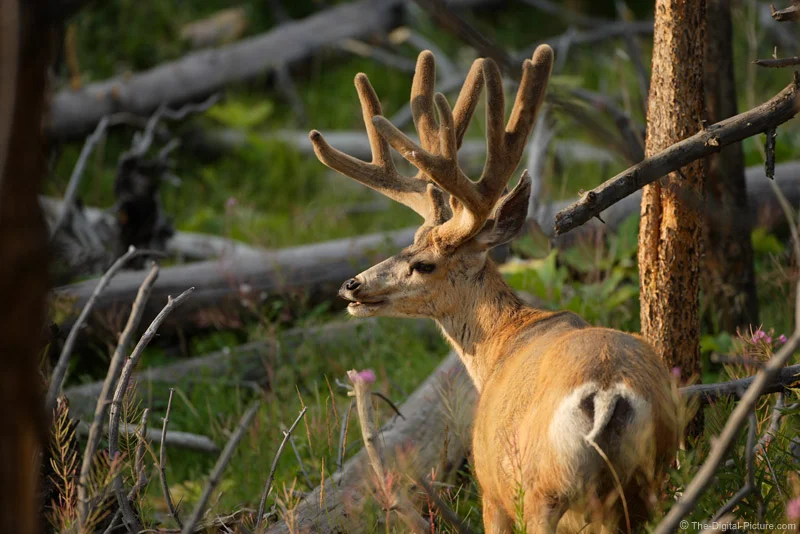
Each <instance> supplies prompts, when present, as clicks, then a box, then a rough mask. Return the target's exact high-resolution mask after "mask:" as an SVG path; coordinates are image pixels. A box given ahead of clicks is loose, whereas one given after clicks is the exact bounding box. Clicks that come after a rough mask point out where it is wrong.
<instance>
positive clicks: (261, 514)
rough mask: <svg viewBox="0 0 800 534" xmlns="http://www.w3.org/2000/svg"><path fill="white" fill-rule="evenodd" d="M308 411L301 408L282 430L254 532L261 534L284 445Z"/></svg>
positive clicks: (304, 407)
mask: <svg viewBox="0 0 800 534" xmlns="http://www.w3.org/2000/svg"><path fill="white" fill-rule="evenodd" d="M307 409H308V407H307V406H303V409H302V410H300V414H299V415H298V416H297V419H295V420H294V423H292V426H290V427H289V430H284V432H283V440H281V444H280V445H279V446H278V450H277V452H276V453H275V458H273V459H272V466H271V467H270V468H269V476H267V481H266V482H265V483H264V492H263V493H262V494H261V502H260V503H258V515H257V516H256V528H255V531H256V532H261V530H260V528H261V521H262V520H263V518H264V508H265V507H266V505H267V497H269V494H270V491H272V480H273V479H274V478H275V470H276V469H278V460H280V459H281V454H283V449H284V448H285V447H286V443H287V442H288V441H289V439H290V438H291V437H292V432H294V429H295V428H296V427H297V425H298V424H299V423H300V420H301V419H303V416H305V415H306V410H307Z"/></svg>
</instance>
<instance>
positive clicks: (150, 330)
mask: <svg viewBox="0 0 800 534" xmlns="http://www.w3.org/2000/svg"><path fill="white" fill-rule="evenodd" d="M193 290H194V288H189V289H187V290H186V291H184V292H183V293H181V294H180V295H179V296H178V297H177V298H175V299H173V298H171V297H170V298H168V300H167V304H166V306H164V308H163V309H162V310H161V313H159V314H158V315H157V316H156V318H155V319H153V322H152V323H150V326H148V327H147V330H145V333H144V334H143V335H142V337H141V339H139V343H138V344H137V345H136V347H135V348H134V349H133V352H132V353H131V355H130V357H129V358H128V360H127V361H126V362H125V366H124V367H123V368H122V373H120V378H119V383H118V384H117V388H116V390H115V391H114V399H113V400H112V402H111V411H110V412H111V413H110V422H109V425H108V455H109V457H110V458H111V459H112V460H113V459H114V458H115V457H116V455H117V454H118V453H119V424H120V418H121V415H122V414H121V412H122V399H123V397H124V396H125V392H126V391H127V390H128V384H129V382H130V378H131V374H132V373H133V369H134V367H136V364H137V363H138V362H139V358H141V356H142V353H143V352H144V349H145V347H147V345H148V344H149V343H150V341H151V340H152V339H153V337H154V336H155V335H156V332H157V331H158V327H159V326H160V325H161V323H162V322H164V319H166V318H167V315H169V313H170V312H171V311H172V310H173V309H174V308H175V307H177V306H179V305H181V304H182V303H183V301H184V300H186V299H187V298H188V297H189V296H190V295H191V294H192V291H193ZM114 491H115V492H116V494H117V501H118V502H119V506H120V509H121V510H122V520H123V522H124V523H125V526H126V527H127V528H128V530H135V531H136V532H138V531H139V530H141V525H140V523H139V519H138V518H137V517H136V515H135V513H134V512H133V509H131V507H130V503H129V502H128V497H127V495H126V494H125V490H124V488H123V484H122V476H121V475H120V474H117V476H116V477H114Z"/></svg>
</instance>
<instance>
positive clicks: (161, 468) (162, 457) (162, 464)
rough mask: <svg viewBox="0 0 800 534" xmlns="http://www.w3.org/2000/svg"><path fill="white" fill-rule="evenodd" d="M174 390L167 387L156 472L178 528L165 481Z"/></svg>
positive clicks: (180, 525)
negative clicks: (168, 428)
mask: <svg viewBox="0 0 800 534" xmlns="http://www.w3.org/2000/svg"><path fill="white" fill-rule="evenodd" d="M173 393H175V390H174V389H172V388H169V400H168V401H167V411H166V413H165V414H164V424H163V426H162V427H161V446H160V447H159V451H158V473H159V479H160V480H161V492H162V493H163V494H164V500H165V501H166V502H167V508H168V509H169V515H171V516H172V519H174V520H175V523H176V524H177V525H178V528H183V523H181V518H180V517H179V516H178V510H177V508H175V503H173V502H172V495H171V494H170V492H169V484H168V483H167V454H166V452H167V445H166V441H167V425H168V424H169V412H170V411H171V410H172V394H173Z"/></svg>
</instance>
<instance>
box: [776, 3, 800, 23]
mask: <svg viewBox="0 0 800 534" xmlns="http://www.w3.org/2000/svg"><path fill="white" fill-rule="evenodd" d="M769 9H770V11H772V18H773V19H775V20H777V21H778V22H791V21H794V20H800V4H796V3H793V4H792V5H791V6H789V7H787V8H784V9H775V6H773V5H770V6H769Z"/></svg>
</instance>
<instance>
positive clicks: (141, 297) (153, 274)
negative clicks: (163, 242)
mask: <svg viewBox="0 0 800 534" xmlns="http://www.w3.org/2000/svg"><path fill="white" fill-rule="evenodd" d="M157 278H158V266H157V265H156V264H155V263H154V264H153V267H152V268H151V269H150V273H149V274H148V275H147V277H146V278H145V279H144V282H142V285H141V286H140V287H139V293H138V294H137V295H136V300H135V301H134V302H133V306H132V307H131V313H130V315H129V316H128V323H127V324H126V325H125V329H124V330H123V331H122V334H121V335H120V337H119V342H118V343H117V348H116V349H115V350H114V354H113V355H112V356H111V362H109V364H108V371H107V372H106V378H105V380H104V381H103V388H102V390H101V391H100V396H99V397H98V398H97V405H96V406H95V409H94V417H93V419H92V426H91V427H90V428H89V437H88V439H87V441H86V448H85V449H84V453H83V462H82V463H81V470H80V475H79V478H78V524H79V525H81V526H82V525H83V524H84V522H85V521H86V517H87V515H88V513H89V497H88V492H89V488H88V484H89V475H90V473H91V470H92V462H93V460H94V455H95V452H96V451H97V446H98V444H99V443H100V434H101V431H102V426H103V419H104V418H105V416H106V408H107V407H108V401H109V400H110V398H109V396H110V394H111V391H112V388H113V387H114V384H115V383H116V380H117V376H119V371H120V367H121V366H122V360H123V358H124V354H125V352H126V351H127V350H128V344H129V343H130V340H131V337H132V336H133V333H134V332H135V331H136V329H137V328H139V321H141V319H142V312H143V311H144V304H145V302H147V299H149V298H150V291H151V290H152V288H153V284H154V283H155V282H156V279H157Z"/></svg>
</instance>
